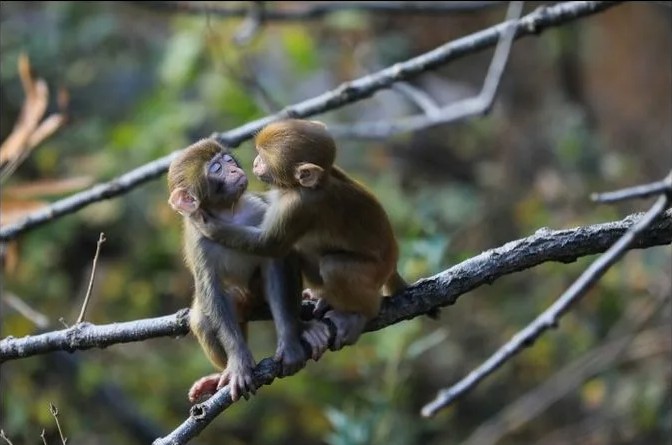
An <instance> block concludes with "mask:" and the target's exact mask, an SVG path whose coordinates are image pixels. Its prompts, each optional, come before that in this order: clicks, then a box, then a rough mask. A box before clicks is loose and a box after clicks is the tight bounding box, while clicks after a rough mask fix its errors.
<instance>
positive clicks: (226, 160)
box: [168, 139, 329, 402]
mask: <svg viewBox="0 0 672 445" xmlns="http://www.w3.org/2000/svg"><path fill="white" fill-rule="evenodd" d="M168 188H169V193H170V198H169V203H170V205H171V206H172V207H173V209H175V210H176V211H177V212H179V213H180V214H182V215H183V219H184V254H185V260H186V263H187V265H188V267H189V269H190V271H191V273H192V275H193V277H194V284H195V291H194V297H193V303H192V308H191V316H190V321H189V324H190V327H191V331H192V332H193V333H194V334H195V335H196V337H197V338H198V341H199V342H200V344H201V346H202V348H203V350H204V351H205V353H206V355H207V356H208V358H209V359H210V361H211V362H212V363H213V364H214V365H215V366H216V367H218V368H220V369H222V370H223V371H222V372H221V373H216V374H212V375H208V376H206V377H203V378H201V379H200V380H198V381H196V382H195V383H194V384H193V386H192V387H191V389H190V391H189V400H190V401H191V402H195V401H197V400H199V399H201V398H202V397H204V396H206V395H210V394H213V393H214V392H216V390H217V389H219V388H221V387H223V386H224V385H226V384H228V385H230V389H231V398H232V399H233V400H237V399H238V398H240V397H241V396H243V397H245V398H248V397H249V393H250V392H252V393H254V392H255V390H256V388H255V386H254V379H253V375H252V370H253V368H254V366H255V361H254V358H253V356H252V353H251V351H250V349H249V348H248V346H247V344H246V323H247V320H248V319H249V316H250V313H251V312H252V311H253V310H254V309H255V307H258V306H259V305H261V304H263V301H264V298H265V299H266V300H267V301H268V304H269V306H270V309H271V313H272V315H273V319H274V321H275V325H276V331H277V336H278V344H277V349H276V353H275V359H276V360H278V361H280V362H281V363H282V374H283V375H285V376H286V375H291V374H293V373H295V372H296V371H298V370H299V369H300V368H301V367H302V366H303V365H304V363H305V358H304V357H305V355H304V352H303V346H302V344H301V335H302V334H301V329H302V324H301V322H300V320H299V308H300V298H301V297H300V293H301V273H300V269H299V262H298V257H297V256H296V254H295V253H293V252H290V251H287V252H285V255H284V256H281V257H279V258H264V257H262V256H258V255H254V254H249V253H245V252H241V251H236V250H233V249H230V248H226V247H225V246H223V245H220V244H217V243H215V242H213V241H212V240H210V239H207V238H205V237H204V236H203V235H202V234H201V232H199V231H198V229H197V228H196V226H195V223H196V222H201V223H203V222H205V221H217V223H218V224H222V225H223V226H227V225H231V226H234V227H235V226H240V227H247V226H257V225H259V224H260V223H261V222H262V220H263V217H264V213H265V212H266V209H267V207H268V203H267V202H266V201H265V200H264V199H263V197H262V196H260V195H255V194H252V193H249V192H247V191H246V190H247V176H246V175H245V172H244V171H243V170H242V169H241V168H240V166H239V165H238V163H237V161H236V160H235V159H234V158H233V156H231V154H230V153H229V152H228V151H227V150H226V149H224V148H223V147H222V146H220V145H219V144H218V143H217V142H216V141H214V140H212V139H204V140H201V141H199V142H197V143H195V144H193V145H191V146H190V147H188V148H186V149H185V150H184V151H183V152H182V153H181V154H180V155H179V157H177V158H176V159H175V160H174V161H173V162H172V163H171V165H170V168H169V171H168ZM319 325H320V323H316V322H313V323H312V324H310V327H309V328H308V329H306V331H305V332H304V333H303V337H304V338H305V339H306V341H307V342H308V343H309V345H310V346H311V347H312V349H313V350H312V353H313V356H315V357H317V356H319V354H320V353H321V351H322V350H323V346H322V345H323V343H324V342H325V341H328V336H329V332H328V329H327V327H326V326H324V325H323V326H319Z"/></svg>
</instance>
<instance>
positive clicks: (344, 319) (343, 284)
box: [314, 254, 384, 350]
mask: <svg viewBox="0 0 672 445" xmlns="http://www.w3.org/2000/svg"><path fill="white" fill-rule="evenodd" d="M320 272H321V274H322V277H323V278H324V288H323V289H322V290H321V291H319V292H317V295H314V296H317V297H319V298H322V299H324V300H326V302H327V303H329V304H330V305H331V306H332V307H333V309H331V310H328V311H327V312H326V313H325V314H324V318H327V319H329V320H331V321H332V323H333V324H334V326H335V327H336V338H335V340H334V344H333V349H334V350H338V349H341V348H342V347H343V346H345V345H352V344H354V343H355V342H357V340H358V339H359V336H360V335H361V333H362V331H363V330H364V326H366V322H367V321H368V320H369V319H371V318H373V317H374V316H376V315H377V314H378V311H379V309H380V302H381V299H382V296H381V294H380V291H379V290H380V287H381V286H382V283H383V282H384V278H381V267H380V265H379V264H378V263H376V262H373V261H367V260H361V259H358V258H352V257H351V256H350V255H346V254H341V255H327V256H325V257H323V258H322V259H321V260H320Z"/></svg>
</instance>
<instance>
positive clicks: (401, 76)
mask: <svg viewBox="0 0 672 445" xmlns="http://www.w3.org/2000/svg"><path fill="white" fill-rule="evenodd" d="M620 3H621V2H615V1H583V2H581V1H578V2H563V3H559V4H557V5H553V6H549V7H547V8H543V9H537V10H535V11H534V12H532V13H530V14H528V15H526V16H525V17H523V18H522V19H520V20H519V21H518V22H517V26H516V31H515V36H514V38H520V37H523V36H529V35H537V34H539V33H541V32H542V31H544V30H546V29H549V28H551V27H556V26H560V25H563V24H565V23H568V22H571V21H574V20H576V19H579V18H582V17H587V16H589V15H593V14H596V13H599V12H602V11H605V10H607V9H609V8H612V7H614V6H617V5H618V4H620ZM508 25H509V24H508V23H503V24H499V25H496V26H493V27H490V28H487V29H484V30H481V31H478V32H476V33H474V34H471V35H468V36H466V37H462V38H460V39H457V40H455V41H452V42H448V43H446V44H445V45H442V46H439V47H438V48H435V49H434V50H432V51H429V52H427V53H425V54H422V55H420V56H417V57H414V58H412V59H409V60H407V61H405V62H401V63H396V64H394V65H392V66H391V67H388V68H385V69H383V70H380V71H378V72H376V73H373V74H370V75H368V76H364V77H361V78H359V79H355V80H353V81H351V82H347V83H344V84H342V85H341V86H339V87H338V88H336V89H334V90H331V91H328V92H325V93H323V94H320V95H319V96H316V97H313V98H311V99H308V100H305V101H303V102H300V103H297V104H294V105H291V106H288V107H286V108H285V109H283V110H282V111H280V112H279V113H276V114H273V115H269V116H266V117H264V118H261V119H258V120H255V121H252V122H249V123H247V124H245V125H243V126H240V127H238V128H235V129H233V130H230V131H227V132H226V133H217V134H215V135H214V136H215V137H216V138H217V139H218V140H219V141H220V142H221V143H222V144H224V145H227V146H229V147H236V146H238V145H239V144H240V143H241V142H243V141H245V140H248V139H250V138H251V137H253V136H254V135H255V134H256V133H257V132H258V131H259V130H261V129H262V128H263V127H264V126H266V125H267V124H269V123H271V122H273V121H276V120H278V119H281V118H284V117H298V118H303V117H309V116H314V115H316V114H319V113H323V112H325V111H329V110H334V109H336V108H339V107H342V106H344V105H347V104H350V103H353V102H356V101H358V100H362V99H365V98H368V97H370V96H371V95H373V94H374V93H375V92H376V91H380V90H382V89H385V88H390V86H391V85H392V84H393V83H395V82H399V81H403V80H407V79H410V78H412V77H415V76H417V75H419V74H421V73H424V72H426V71H429V70H432V69H435V68H438V67H440V66H443V65H445V64H447V63H448V62H451V61H453V60H457V59H459V58H461V57H464V56H466V55H469V54H474V53H475V52H478V51H480V50H482V49H485V48H488V47H490V46H493V45H495V44H497V42H499V40H500V39H499V37H500V35H501V33H502V32H503V31H504V30H505V29H508ZM180 151H181V150H177V151H174V152H173V153H171V154H169V155H167V156H164V157H162V158H159V159H156V160H155V161H152V162H150V163H148V164H145V165H143V166H141V167H138V168H136V169H134V170H131V171H129V172H127V173H125V174H123V175H121V176H119V177H118V178H115V179H113V180H111V181H109V182H106V183H101V184H97V185H95V186H93V187H92V188H91V189H89V190H85V191H83V192H79V193H75V194H72V195H70V196H68V197H66V198H64V199H61V200H59V201H56V202H54V203H53V204H51V205H50V206H48V207H45V208H43V209H41V210H38V211H35V212H32V213H31V214H29V215H28V216H27V217H26V218H24V219H23V220H21V221H18V222H17V223H15V224H11V225H10V224H8V225H6V226H4V227H2V228H0V241H7V240H11V239H13V238H16V237H17V236H18V235H19V234H21V233H23V232H25V231H27V230H29V229H33V228H35V227H38V226H41V225H43V224H46V223H47V222H50V221H53V220H55V219H57V218H60V217H62V216H65V215H68V214H70V213H74V212H76V211H77V210H79V209H81V208H84V207H86V206H88V205H90V204H92V203H94V202H98V201H102V200H104V199H109V198H112V197H115V196H119V195H122V194H124V193H128V192H129V191H130V190H132V189H134V188H135V187H138V186H139V185H141V184H144V183H146V182H149V181H151V180H153V179H156V178H158V177H160V176H161V175H163V174H164V173H165V172H166V170H168V166H169V165H170V163H171V161H172V160H173V159H174V158H175V157H177V156H178V155H179V154H180Z"/></svg>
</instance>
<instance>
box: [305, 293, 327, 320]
mask: <svg viewBox="0 0 672 445" xmlns="http://www.w3.org/2000/svg"><path fill="white" fill-rule="evenodd" d="M301 296H302V297H303V299H304V300H313V301H315V307H314V308H313V317H315V318H322V317H323V316H324V314H325V313H326V312H327V311H328V310H329V309H331V306H329V303H327V300H325V299H324V298H322V292H320V291H317V290H314V289H304V290H303V292H302V293H301Z"/></svg>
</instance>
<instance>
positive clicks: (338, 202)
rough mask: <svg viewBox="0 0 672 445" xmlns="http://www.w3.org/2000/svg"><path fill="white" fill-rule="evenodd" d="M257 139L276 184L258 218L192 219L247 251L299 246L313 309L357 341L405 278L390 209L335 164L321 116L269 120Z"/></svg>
mask: <svg viewBox="0 0 672 445" xmlns="http://www.w3.org/2000/svg"><path fill="white" fill-rule="evenodd" d="M255 145H256V149H257V152H258V155H257V157H256V158H255V160H254V166H253V172H254V174H255V175H256V176H257V177H258V178H259V179H261V180H262V181H264V182H266V183H268V184H270V185H271V192H270V195H269V199H270V205H269V208H268V209H267V211H266V214H265V216H264V219H263V222H262V223H261V226H260V227H251V226H249V225H236V226H232V225H227V224H221V223H220V222H218V221H217V220H214V219H210V220H201V221H197V222H195V224H196V226H198V228H199V230H200V231H201V232H202V233H204V234H205V235H206V236H207V237H208V238H210V239H212V240H215V241H217V242H218V243H221V244H223V245H225V246H227V247H230V248H233V249H239V250H241V251H245V252H248V253H250V254H257V255H272V256H277V257H281V256H283V255H287V253H288V252H290V251H291V250H292V249H296V251H298V253H299V254H300V256H301V260H302V271H303V274H304V277H305V279H306V281H307V282H308V284H309V288H308V289H306V290H305V291H304V296H305V297H308V298H312V299H315V300H317V301H318V304H317V308H316V311H315V314H316V315H317V316H323V318H324V319H327V320H330V321H331V322H332V323H333V325H334V327H335V328H336V338H335V341H334V344H333V348H334V349H340V348H342V347H343V346H344V345H346V344H353V343H355V342H356V341H357V339H358V338H359V336H360V334H361V333H362V331H363V329H364V327H365V325H366V322H367V321H368V320H369V319H371V318H372V317H374V316H376V315H377V314H378V311H379V309H380V303H381V299H382V297H383V294H384V295H386V296H387V295H391V294H394V293H396V292H398V291H400V290H402V289H404V288H405V287H406V286H407V285H406V283H405V281H404V280H403V279H402V278H401V277H400V276H399V274H398V273H397V259H398V255H399V253H398V246H397V241H396V239H395V237H394V233H393V230H392V226H391V224H390V221H389V219H388V216H387V214H386V212H385V210H384V209H383V207H382V205H381V204H380V202H379V201H378V200H377V199H376V198H375V196H373V194H371V193H370V192H369V191H367V190H366V189H365V188H364V187H363V186H362V185H360V184H359V183H357V182H356V181H354V180H353V179H351V178H350V177H349V176H348V175H347V174H346V173H345V172H344V171H343V170H341V169H340V168H338V167H336V166H335V165H333V164H334V159H335V157H336V144H335V142H334V139H333V138H332V136H331V135H330V134H329V132H328V131H327V129H326V126H325V125H324V124H322V123H321V122H316V121H307V120H301V119H287V120H282V121H278V122H274V123H271V124H269V125H268V126H266V127H265V128H264V129H262V130H261V131H260V132H259V134H258V135H257V136H256V138H255ZM381 289H382V293H381ZM318 346H319V345H318ZM321 346H322V348H324V349H326V347H327V346H328V345H321Z"/></svg>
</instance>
